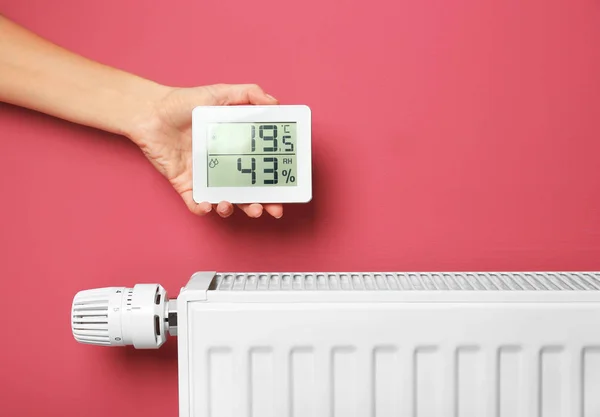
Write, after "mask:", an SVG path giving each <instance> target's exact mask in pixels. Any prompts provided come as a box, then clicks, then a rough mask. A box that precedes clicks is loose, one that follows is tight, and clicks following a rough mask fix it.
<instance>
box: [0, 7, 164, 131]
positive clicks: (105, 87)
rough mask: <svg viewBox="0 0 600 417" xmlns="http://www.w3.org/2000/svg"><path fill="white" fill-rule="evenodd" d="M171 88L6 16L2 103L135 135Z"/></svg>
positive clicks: (0, 62) (0, 29) (1, 24)
mask: <svg viewBox="0 0 600 417" xmlns="http://www.w3.org/2000/svg"><path fill="white" fill-rule="evenodd" d="M165 93H166V87H163V86H160V85H158V84H156V83H154V82H152V81H149V80H145V79H143V78H140V77H137V76H135V75H132V74H128V73H126V72H124V71H121V70H118V69H114V68H111V67H108V66H105V65H102V64H99V63H97V62H94V61H92V60H89V59H86V58H84V57H81V56H79V55H76V54H74V53H71V52H69V51H67V50H65V49H63V48H61V47H59V46H57V45H55V44H52V43H51V42H48V41H46V40H44V39H42V38H41V37H39V36H37V35H35V34H34V33H31V32H30V31H28V30H26V29H24V28H22V27H20V26H18V25H17V24H15V23H13V22H11V21H10V20H8V19H6V18H4V17H2V16H0V101H4V102H7V103H11V104H14V105H18V106H21V107H26V108H29V109H32V110H36V111H39V112H42V113H46V114H48V115H51V116H55V117H59V118H61V119H65V120H68V121H71V122H74V123H78V124H82V125H86V126H90V127H94V128H98V129H102V130H106V131H108V132H112V133H116V134H122V135H125V136H129V134H130V132H131V131H132V130H133V129H135V125H136V123H137V121H138V119H140V118H142V117H144V116H145V115H146V114H147V113H148V112H151V111H152V106H153V103H154V102H155V101H156V100H157V99H158V98H160V97H161V96H162V95H164V94H165Z"/></svg>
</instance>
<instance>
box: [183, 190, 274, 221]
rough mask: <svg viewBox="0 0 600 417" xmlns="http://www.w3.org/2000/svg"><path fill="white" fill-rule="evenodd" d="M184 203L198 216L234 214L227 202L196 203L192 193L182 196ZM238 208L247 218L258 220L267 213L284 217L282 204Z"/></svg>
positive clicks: (245, 205) (225, 216)
mask: <svg viewBox="0 0 600 417" xmlns="http://www.w3.org/2000/svg"><path fill="white" fill-rule="evenodd" d="M181 197H182V198H183V201H184V202H185V204H186V206H187V207H188V209H189V210H190V211H191V212H192V213H194V214H195V215H198V216H205V215H207V214H208V213H210V212H211V211H215V212H217V214H218V215H219V216H221V217H222V218H224V219H225V218H227V217H230V216H231V215H232V214H233V211H234V209H233V204H231V203H229V202H227V201H221V202H220V203H219V204H214V205H213V204H210V203H208V202H202V203H196V202H195V201H194V199H193V198H192V192H191V191H187V192H184V193H182V194H181ZM238 207H239V208H240V209H241V210H242V211H243V212H244V213H245V214H246V216H248V217H251V218H254V219H257V218H259V217H260V216H262V215H263V212H264V211H266V212H267V213H268V214H269V215H271V216H273V217H275V218H276V219H280V218H281V217H282V216H283V207H282V205H281V204H265V206H264V207H263V206H262V205H261V204H256V203H254V204H238Z"/></svg>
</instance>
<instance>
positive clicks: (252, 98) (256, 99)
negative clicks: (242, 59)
mask: <svg viewBox="0 0 600 417" xmlns="http://www.w3.org/2000/svg"><path fill="white" fill-rule="evenodd" d="M216 96H217V101H219V102H220V103H221V104H223V105H236V104H259V105H260V104H264V105H268V104H278V103H279V102H278V101H277V99H276V98H274V97H272V96H270V95H269V94H267V93H265V91H264V90H263V89H262V88H261V87H260V86H258V85H256V84H232V85H223V86H220V88H218V90H217V94H216Z"/></svg>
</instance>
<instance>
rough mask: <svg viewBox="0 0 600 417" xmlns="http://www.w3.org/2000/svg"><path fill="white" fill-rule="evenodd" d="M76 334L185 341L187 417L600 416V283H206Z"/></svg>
mask: <svg viewBox="0 0 600 417" xmlns="http://www.w3.org/2000/svg"><path fill="white" fill-rule="evenodd" d="M136 289H137V290H136ZM94 291H95V292H96V293H94ZM102 291H104V293H103V294H108V295H102V296H101V295H98V294H100V292H102ZM117 291H121V292H119V293H117ZM128 291H129V292H128ZM136 291H137V294H138V295H139V296H138V297H137V298H136ZM144 291H145V292H146V294H147V295H146V296H143V294H144ZM123 293H125V294H130V295H124V296H122V298H119V301H115V299H116V298H114V297H116V295H115V294H119V297H121V294H123ZM111 294H112V295H111ZM131 294H133V295H131ZM157 295H158V296H157ZM111 297H113V298H111ZM144 297H145V298H144ZM157 298H160V300H157ZM101 299H102V300H107V301H106V303H105V305H106V306H107V307H106V314H105V317H106V323H107V324H106V326H105V327H102V326H101V324H98V323H100V322H101V318H99V317H104V313H102V314H100V313H98V311H99V310H97V309H96V310H94V309H90V308H89V307H90V306H93V305H96V306H98V305H100V304H102V302H100V301H99V300H101ZM111 300H112V301H111ZM128 300H129V301H128ZM111 303H112V304H111ZM119 303H120V304H119ZM102 305H104V304H102ZM116 305H119V306H120V307H119V309H120V310H119V314H120V313H122V316H120V318H119V323H120V324H119V326H116V325H113V324H111V323H113V322H115V323H116V321H115V320H116V316H115V315H116V314H117V312H114V311H112V310H114V308H113V307H114V306H116ZM111 306H112V307H111ZM86 307H87V309H86ZM98 308H100V307H98ZM127 309H129V310H127ZM94 314H96V316H94ZM111 314H112V316H111ZM91 317H96V318H95V319H94V318H91ZM128 317H130V318H128ZM93 320H96V321H95V322H94V321H93ZM72 322H73V332H74V335H75V338H76V339H77V340H78V341H80V342H82V343H95V344H106V345H114V344H117V345H118V344H133V345H135V346H137V347H140V348H145V347H146V348H148V347H158V346H160V345H161V344H162V343H163V342H164V340H165V339H166V335H167V334H168V333H171V334H177V337H178V355H179V398H180V404H179V405H180V407H179V408H180V409H179V415H180V417H309V416H310V417H313V416H314V417H370V416H373V417H388V416H389V417H392V416H393V417H434V416H435V417H598V416H600V273H596V272H581V273H573V272H568V273H560V272H545V273H536V272H530V273H513V272H511V273H347V274H331V273H322V274H320V273H290V274H283V273H278V274H273V273H256V274H239V273H214V272H199V273H197V274H195V275H194V276H193V277H192V279H191V280H190V281H189V282H188V284H187V285H186V286H185V287H184V288H183V289H182V290H181V293H180V294H179V296H178V298H177V300H176V301H175V300H171V301H168V300H167V295H166V294H165V293H164V290H163V289H162V287H160V286H159V285H158V284H152V285H147V286H146V287H144V286H143V285H141V286H139V288H138V286H136V287H134V289H133V290H131V289H123V288H117V287H115V288H110V289H101V290H88V291H83V292H81V293H79V294H78V295H77V296H76V297H75V300H74V303H73V313H72ZM86 323H95V324H96V326H95V328H94V329H92V328H87V327H86ZM102 323H104V321H102ZM144 326H145V327H144ZM117 327H118V328H117ZM136 328H137V329H139V330H137V333H136V330H135V329H136ZM142 328H143V329H144V330H141V329H142ZM100 330H101V331H102V332H104V331H105V330H106V331H105V333H101V332H100ZM94 332H96V333H94ZM119 332H121V333H119ZM144 332H145V333H144ZM150 333H152V338H150V339H151V340H150V339H149V338H148V337H149V336H148V335H149V334H150ZM115 335H117V336H115ZM115 338H119V339H120V340H119V341H115V340H114V339H115Z"/></svg>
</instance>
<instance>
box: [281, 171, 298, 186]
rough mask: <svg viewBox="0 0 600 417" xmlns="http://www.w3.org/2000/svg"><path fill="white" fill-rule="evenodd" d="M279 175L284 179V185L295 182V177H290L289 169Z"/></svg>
mask: <svg viewBox="0 0 600 417" xmlns="http://www.w3.org/2000/svg"><path fill="white" fill-rule="evenodd" d="M281 175H283V176H284V177H285V183H286V184H287V183H289V182H290V181H291V182H295V181H296V177H294V176H293V175H292V170H291V169H290V170H289V171H288V170H287V169H284V170H283V171H282V172H281Z"/></svg>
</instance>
